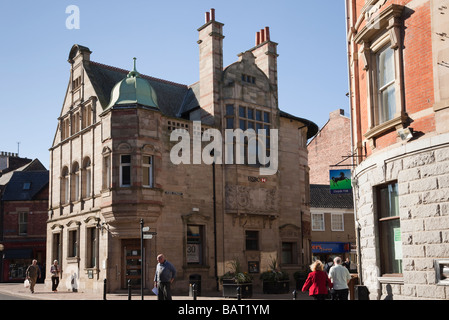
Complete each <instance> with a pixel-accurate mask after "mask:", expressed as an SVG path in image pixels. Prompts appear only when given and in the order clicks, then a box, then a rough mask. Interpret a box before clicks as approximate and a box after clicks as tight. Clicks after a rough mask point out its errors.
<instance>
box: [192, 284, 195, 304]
mask: <svg viewBox="0 0 449 320" xmlns="http://www.w3.org/2000/svg"><path fill="white" fill-rule="evenodd" d="M192 293H193V300H196V283H194V284H193V285H192Z"/></svg>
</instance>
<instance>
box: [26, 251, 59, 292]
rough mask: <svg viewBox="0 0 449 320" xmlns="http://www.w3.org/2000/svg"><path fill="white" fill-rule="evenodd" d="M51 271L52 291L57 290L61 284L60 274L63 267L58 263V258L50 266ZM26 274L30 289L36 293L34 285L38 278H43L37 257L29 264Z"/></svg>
mask: <svg viewBox="0 0 449 320" xmlns="http://www.w3.org/2000/svg"><path fill="white" fill-rule="evenodd" d="M50 273H51V287H52V291H53V292H57V291H58V285H59V274H60V273H61V269H60V267H59V265H58V260H55V261H53V264H52V266H51V268H50ZM25 275H26V280H25V281H28V286H29V289H30V291H31V293H34V286H35V285H36V282H37V279H40V278H41V268H40V267H39V266H38V265H37V260H36V259H33V261H32V262H31V264H30V265H29V266H28V268H27V270H26V273H25Z"/></svg>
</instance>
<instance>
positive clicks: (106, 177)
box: [102, 154, 111, 190]
mask: <svg viewBox="0 0 449 320" xmlns="http://www.w3.org/2000/svg"><path fill="white" fill-rule="evenodd" d="M109 188H111V156H110V154H106V155H104V156H103V188H102V189H103V190H105V189H109Z"/></svg>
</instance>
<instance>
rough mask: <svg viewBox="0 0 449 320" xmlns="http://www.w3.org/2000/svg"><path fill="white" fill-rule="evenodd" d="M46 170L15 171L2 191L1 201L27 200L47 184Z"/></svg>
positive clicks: (31, 198) (47, 173) (47, 175)
mask: <svg viewBox="0 0 449 320" xmlns="http://www.w3.org/2000/svg"><path fill="white" fill-rule="evenodd" d="M48 180H49V172H48V170H47V171H15V172H14V173H13V175H12V177H11V179H10V180H9V182H8V184H7V185H6V188H5V191H4V192H3V196H2V200H3V201H28V200H33V199H34V197H35V196H36V195H37V194H38V193H39V192H40V191H41V190H42V189H43V188H44V187H45V186H47V185H48Z"/></svg>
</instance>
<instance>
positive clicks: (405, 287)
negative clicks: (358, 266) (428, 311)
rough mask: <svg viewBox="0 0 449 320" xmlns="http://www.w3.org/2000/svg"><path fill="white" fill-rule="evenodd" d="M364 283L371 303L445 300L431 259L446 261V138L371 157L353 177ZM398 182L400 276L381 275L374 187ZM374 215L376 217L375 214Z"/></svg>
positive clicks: (448, 292)
mask: <svg viewBox="0 0 449 320" xmlns="http://www.w3.org/2000/svg"><path fill="white" fill-rule="evenodd" d="M355 176H356V178H357V184H358V187H357V188H356V190H355V196H356V200H357V220H358V223H359V224H360V226H361V235H360V242H361V253H362V270H363V274H362V277H363V281H364V284H365V285H366V286H367V287H368V289H369V291H370V298H371V299H389V298H393V299H448V298H449V286H442V285H439V284H437V280H436V270H435V268H434V260H435V259H440V258H442V257H449V135H448V134H445V135H441V136H436V137H433V138H428V139H424V140H422V141H415V142H410V143H409V144H407V145H405V144H404V145H401V146H400V147H398V148H394V149H391V150H390V151H388V152H383V153H380V154H377V155H376V156H371V157H370V158H369V159H368V160H366V161H365V162H362V164H361V165H360V166H359V167H358V168H357V170H356V172H355ZM392 181H397V183H398V195H399V210H400V226H401V233H402V239H401V240H402V254H403V260H402V262H403V276H402V277H386V276H382V275H381V272H380V260H379V254H380V252H379V245H378V240H377V239H376V238H377V237H378V230H377V221H376V214H375V213H376V197H375V193H374V190H375V187H376V186H379V185H382V184H384V183H387V182H392ZM373 213H374V214H373Z"/></svg>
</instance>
